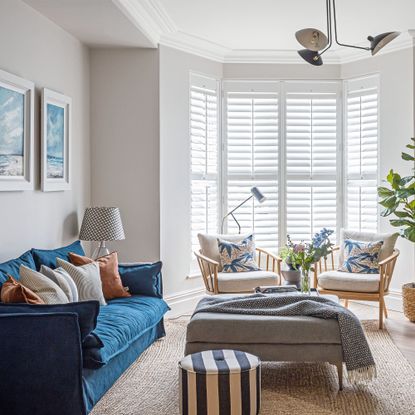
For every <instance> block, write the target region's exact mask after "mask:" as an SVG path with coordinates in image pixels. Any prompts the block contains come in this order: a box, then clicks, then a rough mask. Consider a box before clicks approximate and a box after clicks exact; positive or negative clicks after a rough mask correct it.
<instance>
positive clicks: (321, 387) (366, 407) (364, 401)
mask: <svg viewBox="0 0 415 415" xmlns="http://www.w3.org/2000/svg"><path fill="white" fill-rule="evenodd" d="M186 324H187V319H179V320H171V321H167V322H166V329H167V337H165V338H164V339H162V340H159V341H157V342H156V343H155V344H154V345H152V346H151V347H150V348H149V349H148V350H147V351H145V352H144V353H143V354H142V355H141V356H140V358H139V359H137V361H136V362H134V363H133V365H131V367H130V368H129V369H128V370H127V371H126V372H125V373H124V374H123V376H122V377H121V378H120V379H119V380H118V381H117V382H116V383H115V385H114V386H113V387H112V388H111V389H110V390H109V391H108V392H107V394H106V395H105V396H104V397H103V398H102V399H101V400H100V402H98V404H97V405H96V407H95V408H94V410H93V412H92V414H93V415H178V414H179V405H178V395H179V393H178V390H179V387H178V369H177V363H178V361H179V360H180V358H181V357H182V353H183V348H184V342H185V334H186ZM363 324H364V327H365V331H366V334H367V337H368V340H369V344H370V347H371V349H372V352H373V354H374V357H375V360H376V364H377V370H378V378H377V379H376V380H375V381H374V382H372V383H370V384H368V385H366V386H364V385H361V386H351V385H349V384H348V383H347V381H345V385H344V390H343V391H341V392H338V390H337V372H336V369H335V367H334V366H331V365H328V364H298V363H264V364H263V370H262V410H261V414H262V415H271V414H272V415H277V414H278V415H279V414H281V415H283V414H284V415H285V414H290V415H291V414H313V415H331V414H344V415H354V414H359V415H362V414H363V415H393V414H399V415H410V414H415V370H414V369H413V368H412V367H411V365H410V364H409V363H408V362H407V360H406V359H405V358H404V357H403V355H402V354H401V352H400V351H399V349H398V348H397V347H396V346H395V344H394V343H393V341H392V339H391V338H390V336H389V334H388V333H387V332H386V331H379V330H377V322H375V321H366V322H364V323H363Z"/></svg>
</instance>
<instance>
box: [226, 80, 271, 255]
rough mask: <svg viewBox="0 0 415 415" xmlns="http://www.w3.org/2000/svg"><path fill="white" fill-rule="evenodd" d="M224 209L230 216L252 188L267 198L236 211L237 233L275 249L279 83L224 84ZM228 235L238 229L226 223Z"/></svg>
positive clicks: (234, 224)
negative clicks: (240, 230) (230, 211)
mask: <svg viewBox="0 0 415 415" xmlns="http://www.w3.org/2000/svg"><path fill="white" fill-rule="evenodd" d="M224 122H225V143H226V146H225V154H226V156H225V159H224V165H225V169H224V171H225V180H224V189H225V192H224V195H225V209H224V210H226V211H229V210H230V209H232V208H233V207H235V206H237V205H238V204H239V203H240V202H242V201H243V200H245V199H246V198H247V197H248V196H249V195H250V189H251V187H253V186H257V187H258V188H259V189H260V190H261V191H262V192H263V193H264V195H265V196H266V200H265V202H263V203H262V204H259V203H258V202H257V201H256V200H254V199H252V200H251V201H250V202H249V203H247V204H245V205H244V206H243V207H241V208H240V209H238V211H237V212H235V216H236V218H237V219H238V221H239V223H240V225H241V227H242V233H247V232H251V231H253V232H254V233H255V238H256V244H257V245H258V246H260V247H263V248H268V249H270V250H272V251H274V252H276V251H277V249H278V164H279V163H278V157H279V154H278V152H279V83H278V82H269V83H254V84H253V83H247V82H246V83H244V82H242V83H240V82H238V83H234V82H229V83H225V120H224ZM227 232H228V233H237V232H238V227H237V225H236V223H235V222H234V220H233V219H232V218H228V221H227Z"/></svg>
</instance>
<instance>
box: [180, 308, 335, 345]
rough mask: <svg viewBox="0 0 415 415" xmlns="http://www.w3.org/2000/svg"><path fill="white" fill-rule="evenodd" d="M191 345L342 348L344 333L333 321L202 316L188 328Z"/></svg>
mask: <svg viewBox="0 0 415 415" xmlns="http://www.w3.org/2000/svg"><path fill="white" fill-rule="evenodd" d="M187 342H188V343H195V342H202V343H205V342H208V343H223V344H224V343H226V344H250V343H254V344H258V343H261V344H315V343H324V344H340V332H339V325H338V323H337V320H333V319H327V320H325V319H321V318H316V317H303V316H290V317H275V316H258V315H242V314H224V313H223V314H222V313H198V314H195V315H194V316H193V317H192V319H191V320H190V322H189V325H188V327H187Z"/></svg>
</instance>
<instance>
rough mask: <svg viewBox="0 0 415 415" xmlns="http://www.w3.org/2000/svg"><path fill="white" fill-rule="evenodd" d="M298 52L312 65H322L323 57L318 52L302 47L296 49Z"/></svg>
mask: <svg viewBox="0 0 415 415" xmlns="http://www.w3.org/2000/svg"><path fill="white" fill-rule="evenodd" d="M298 54H299V55H300V56H301V57H302V58H303V59H304V60H305V61H306V62H308V63H311V65H314V66H321V65H323V59H322V58H321V56H320V54H319V53H318V52H314V51H312V50H308V49H302V50H299V51H298Z"/></svg>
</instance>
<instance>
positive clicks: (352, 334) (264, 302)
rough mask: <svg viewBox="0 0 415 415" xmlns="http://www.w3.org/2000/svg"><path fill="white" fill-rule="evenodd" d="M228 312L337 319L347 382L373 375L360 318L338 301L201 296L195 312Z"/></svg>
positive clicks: (301, 296) (298, 296) (371, 361)
mask: <svg viewBox="0 0 415 415" xmlns="http://www.w3.org/2000/svg"><path fill="white" fill-rule="evenodd" d="M203 312H206V313H228V314H248V315H263V316H281V317H283V316H310V317H318V318H323V319H336V320H337V321H338V323H339V331H340V338H341V344H342V348H343V359H344V362H345V365H346V369H347V378H348V380H349V382H350V383H358V382H364V381H370V380H373V379H374V378H376V365H375V361H374V359H373V356H372V352H371V351H370V348H369V344H368V343H367V340H366V336H365V333H364V331H363V328H362V325H361V324H360V321H359V319H358V318H357V317H356V316H355V315H354V314H353V313H352V312H351V311H349V310H348V309H346V308H344V307H342V306H341V305H340V304H338V303H336V302H334V301H332V300H330V299H328V298H325V297H318V296H316V297H314V296H304V295H279V294H277V295H272V294H271V295H270V294H253V295H247V296H236V297H228V298H223V297H222V298H221V297H219V296H212V297H206V298H203V299H202V300H201V301H200V302H199V304H198V305H197V307H196V310H195V312H194V314H197V313H203Z"/></svg>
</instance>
